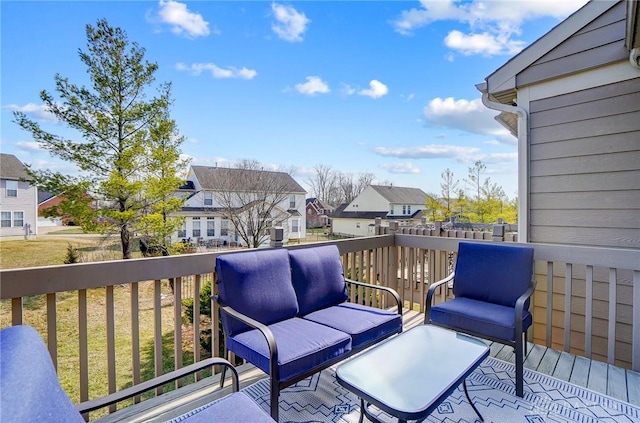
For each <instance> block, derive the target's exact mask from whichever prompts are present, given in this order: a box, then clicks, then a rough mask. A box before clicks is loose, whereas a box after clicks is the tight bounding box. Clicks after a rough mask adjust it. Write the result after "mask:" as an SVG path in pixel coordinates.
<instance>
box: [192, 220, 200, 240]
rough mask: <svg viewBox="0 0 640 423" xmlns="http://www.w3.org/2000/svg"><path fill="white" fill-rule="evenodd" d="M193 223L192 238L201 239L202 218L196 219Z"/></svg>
mask: <svg viewBox="0 0 640 423" xmlns="http://www.w3.org/2000/svg"><path fill="white" fill-rule="evenodd" d="M192 220H193V222H192V226H191V236H192V237H194V238H199V237H200V218H199V217H194V218H193V219H192Z"/></svg>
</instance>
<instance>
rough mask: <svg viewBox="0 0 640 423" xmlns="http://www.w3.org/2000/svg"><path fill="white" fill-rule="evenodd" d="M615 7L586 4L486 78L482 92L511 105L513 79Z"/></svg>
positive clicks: (514, 85)
mask: <svg viewBox="0 0 640 423" xmlns="http://www.w3.org/2000/svg"><path fill="white" fill-rule="evenodd" d="M623 1H624V0H623ZM617 3H618V2H617V1H594V0H591V1H589V2H588V3H587V4H585V5H584V6H582V7H581V8H580V9H578V10H577V11H576V12H574V13H573V14H572V15H570V16H569V17H568V18H567V19H565V20H564V21H562V22H560V23H559V24H558V25H556V26H555V27H554V28H553V29H551V31H549V32H547V33H546V34H545V35H543V36H542V37H540V38H539V39H538V40H537V41H535V42H534V43H533V44H531V45H530V46H528V47H527V48H525V49H524V50H522V51H521V52H520V53H518V54H517V55H515V56H514V57H512V58H511V60H509V61H508V62H507V63H505V64H504V65H503V66H502V67H500V68H499V69H497V70H496V71H495V72H493V73H492V74H491V75H489V76H488V77H487V78H486V87H483V89H486V91H487V92H488V93H489V94H491V95H492V96H493V97H494V98H495V99H496V100H498V101H499V102H501V103H505V104H511V102H512V100H513V98H514V97H515V89H516V75H518V74H519V73H520V72H522V71H523V70H524V69H526V68H528V67H529V66H530V65H531V64H533V63H534V62H535V61H536V60H538V59H540V58H541V57H542V56H544V55H545V54H547V53H549V52H550V51H551V50H553V49H554V48H555V47H557V46H558V45H560V44H561V43H562V42H564V41H565V40H567V39H568V38H569V37H571V36H572V35H573V34H575V33H576V32H577V31H579V30H580V29H581V28H583V27H584V26H585V25H587V24H588V23H589V22H591V21H593V20H594V19H596V18H597V17H598V16H600V15H602V14H603V13H604V12H606V11H607V10H609V9H611V8H612V7H613V6H615V5H616V4H617ZM481 85H482V84H481Z"/></svg>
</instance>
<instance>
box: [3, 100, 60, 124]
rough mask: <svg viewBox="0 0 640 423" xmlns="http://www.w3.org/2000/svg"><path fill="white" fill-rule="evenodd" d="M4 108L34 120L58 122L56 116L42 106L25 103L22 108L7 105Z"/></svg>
mask: <svg viewBox="0 0 640 423" xmlns="http://www.w3.org/2000/svg"><path fill="white" fill-rule="evenodd" d="M4 107H5V108H7V109H9V110H12V111H14V112H22V113H24V114H26V115H29V116H32V117H34V118H36V119H40V120H45V121H48V122H58V119H57V118H56V116H55V115H54V114H53V113H51V112H50V111H49V109H48V107H47V106H46V105H44V104H34V103H27V104H25V105H24V106H18V105H17V104H9V105H7V106H4Z"/></svg>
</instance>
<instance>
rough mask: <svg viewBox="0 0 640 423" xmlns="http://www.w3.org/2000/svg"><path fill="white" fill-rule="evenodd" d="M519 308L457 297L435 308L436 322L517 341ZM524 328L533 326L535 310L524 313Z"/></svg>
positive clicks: (434, 319) (433, 316)
mask: <svg viewBox="0 0 640 423" xmlns="http://www.w3.org/2000/svg"><path fill="white" fill-rule="evenodd" d="M515 313H516V312H515V309H514V308H511V307H505V306H502V305H499V304H491V303H485V302H483V301H478V300H473V299H470V298H454V299H452V300H449V301H445V302H444V303H442V304H438V305H436V306H433V307H432V308H431V314H430V319H431V321H432V322H433V323H436V324H441V325H446V326H449V327H452V328H459V329H460V330H461V331H470V332H473V333H476V334H478V335H484V336H487V337H492V338H497V339H502V340H505V341H511V342H514V341H515V339H514V338H515ZM522 320H523V324H522V330H523V331H524V330H527V328H529V326H531V322H532V317H531V313H529V312H528V311H526V312H525V313H524V314H523V319H522Z"/></svg>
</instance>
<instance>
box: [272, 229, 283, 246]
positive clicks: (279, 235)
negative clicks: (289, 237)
mask: <svg viewBox="0 0 640 423" xmlns="http://www.w3.org/2000/svg"><path fill="white" fill-rule="evenodd" d="M269 238H270V242H269V245H271V246H272V247H282V246H283V245H284V243H283V240H284V229H282V228H271V229H270V233H269Z"/></svg>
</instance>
